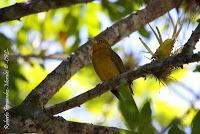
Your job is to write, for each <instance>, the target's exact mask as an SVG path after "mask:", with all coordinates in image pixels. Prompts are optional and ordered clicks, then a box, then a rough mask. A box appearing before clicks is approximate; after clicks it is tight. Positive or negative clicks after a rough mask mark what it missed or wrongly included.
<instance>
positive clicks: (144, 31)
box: [139, 27, 150, 38]
mask: <svg viewBox="0 0 200 134" xmlns="http://www.w3.org/2000/svg"><path fill="white" fill-rule="evenodd" d="M139 33H140V34H141V35H142V36H144V37H145V38H149V37H150V32H149V31H147V30H146V29H145V28H144V27H143V28H140V30H139Z"/></svg>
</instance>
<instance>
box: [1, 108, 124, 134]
mask: <svg viewBox="0 0 200 134" xmlns="http://www.w3.org/2000/svg"><path fill="white" fill-rule="evenodd" d="M0 131H1V132H2V133H3V132H4V131H5V129H4V128H1V129H0ZM122 131H124V132H125V131H127V130H123V129H119V128H115V127H105V126H97V125H93V124H88V123H78V122H71V121H66V120H65V119H63V118H62V117H49V116H47V115H46V114H45V113H42V112H38V113H35V114H34V116H33V117H29V118H26V119H23V120H22V119H21V117H19V116H17V117H13V118H11V121H10V128H9V132H11V133H13V132H15V133H16V132H17V133H24V132H31V133H35V132H36V133H46V134H94V133H95V134H120V132H122ZM4 133H6V132H4Z"/></svg>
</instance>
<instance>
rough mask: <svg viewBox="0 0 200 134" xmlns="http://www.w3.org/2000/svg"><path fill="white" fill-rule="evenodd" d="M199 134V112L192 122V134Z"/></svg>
mask: <svg viewBox="0 0 200 134" xmlns="http://www.w3.org/2000/svg"><path fill="white" fill-rule="evenodd" d="M199 132H200V111H198V112H197V114H196V115H195V117H194V118H193V120H192V134H199Z"/></svg>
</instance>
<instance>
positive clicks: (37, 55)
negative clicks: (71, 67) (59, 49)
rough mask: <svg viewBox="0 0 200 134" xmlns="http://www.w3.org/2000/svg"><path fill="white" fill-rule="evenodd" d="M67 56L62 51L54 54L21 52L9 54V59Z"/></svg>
mask: <svg viewBox="0 0 200 134" xmlns="http://www.w3.org/2000/svg"><path fill="white" fill-rule="evenodd" d="M67 57H68V55H67V54H64V53H55V54H49V55H46V54H28V55H22V54H9V60H16V59H17V58H23V59H25V60H28V59H30V58H38V59H53V60H64V59H66V58H67ZM3 58H4V57H3V54H0V59H1V60H2V59H3Z"/></svg>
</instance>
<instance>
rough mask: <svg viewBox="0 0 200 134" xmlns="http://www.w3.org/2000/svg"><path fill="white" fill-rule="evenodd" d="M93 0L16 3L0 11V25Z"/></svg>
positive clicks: (33, 0) (41, 0) (45, 0)
mask: <svg viewBox="0 0 200 134" xmlns="http://www.w3.org/2000/svg"><path fill="white" fill-rule="evenodd" d="M91 1H93V0H30V1H29V2H26V3H16V4H14V5H12V6H9V7H4V8H1V9H0V23H1V22H5V21H11V20H16V19H20V18H21V17H24V16H27V15H30V14H35V13H39V12H44V11H48V10H50V9H55V8H61V7H69V6H71V5H75V4H79V3H87V2H91Z"/></svg>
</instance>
